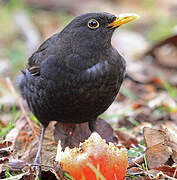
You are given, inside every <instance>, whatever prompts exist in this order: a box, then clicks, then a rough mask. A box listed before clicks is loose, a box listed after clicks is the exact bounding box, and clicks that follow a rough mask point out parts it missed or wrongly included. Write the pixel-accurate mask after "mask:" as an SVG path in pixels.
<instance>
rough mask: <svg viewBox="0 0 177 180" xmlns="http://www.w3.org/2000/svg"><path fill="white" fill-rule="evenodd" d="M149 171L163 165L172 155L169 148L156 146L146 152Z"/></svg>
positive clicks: (160, 145)
mask: <svg viewBox="0 0 177 180" xmlns="http://www.w3.org/2000/svg"><path fill="white" fill-rule="evenodd" d="M145 154H146V159H147V164H148V168H149V169H153V168H155V167H159V166H162V165H164V164H165V163H166V162H167V161H168V159H169V158H170V156H171V155H172V154H173V152H172V150H171V148H169V147H168V146H167V145H164V144H156V145H154V146H152V147H150V148H148V149H147V150H146V153H145Z"/></svg>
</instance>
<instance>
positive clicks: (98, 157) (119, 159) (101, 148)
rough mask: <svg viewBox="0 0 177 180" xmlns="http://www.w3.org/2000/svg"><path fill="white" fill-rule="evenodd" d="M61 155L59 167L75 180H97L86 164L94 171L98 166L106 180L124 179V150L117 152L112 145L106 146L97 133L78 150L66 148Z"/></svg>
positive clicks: (125, 165) (125, 161)
mask: <svg viewBox="0 0 177 180" xmlns="http://www.w3.org/2000/svg"><path fill="white" fill-rule="evenodd" d="M62 153H64V154H62V155H61V157H60V158H61V161H60V165H61V167H62V168H63V169H64V170H65V171H67V172H69V174H70V175H71V176H72V177H73V178H74V179H75V180H97V178H96V173H95V172H94V171H93V170H92V169H91V168H90V167H89V166H88V163H89V164H92V165H93V166H94V167H95V168H96V169H97V167H98V166H99V172H100V173H101V174H102V175H103V176H104V178H105V179H106V180H115V179H116V178H117V180H122V179H123V178H124V177H125V174H126V170H127V166H128V157H127V152H126V149H124V148H121V149H120V150H119V148H117V147H116V146H115V145H114V144H112V143H109V145H108V144H106V143H105V140H103V139H102V138H101V137H100V136H99V135H98V134H97V133H93V134H92V135H91V136H90V138H89V139H88V140H86V141H85V142H84V143H82V144H81V145H80V148H74V149H69V148H68V149H67V150H65V151H64V152H62ZM84 177H85V178H84ZM115 177H116V178H115ZM99 179H100V178H99Z"/></svg>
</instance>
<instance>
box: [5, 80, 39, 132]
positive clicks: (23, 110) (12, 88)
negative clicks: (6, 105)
mask: <svg viewBox="0 0 177 180" xmlns="http://www.w3.org/2000/svg"><path fill="white" fill-rule="evenodd" d="M6 82H7V84H8V85H9V87H10V89H11V91H12V93H13V94H14V95H15V96H16V98H17V101H18V104H19V106H20V108H21V110H22V112H23V114H24V116H25V118H26V120H27V122H28V124H29V126H30V128H31V129H32V131H33V133H34V134H35V135H37V133H36V130H35V128H34V126H33V124H32V122H31V120H30V118H29V117H28V115H27V113H26V110H25V108H24V106H23V103H22V100H21V98H20V97H19V95H18V94H17V92H16V90H15V88H14V86H13V83H12V81H11V80H10V78H9V77H7V78H6Z"/></svg>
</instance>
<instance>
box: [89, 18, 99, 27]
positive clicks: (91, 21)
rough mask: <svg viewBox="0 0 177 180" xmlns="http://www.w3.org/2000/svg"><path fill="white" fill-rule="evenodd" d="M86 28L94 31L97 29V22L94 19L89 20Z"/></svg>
mask: <svg viewBox="0 0 177 180" xmlns="http://www.w3.org/2000/svg"><path fill="white" fill-rule="evenodd" d="M88 27H89V28H90V29H96V28H98V27H99V22H98V21H97V20H96V19H91V20H90V21H88Z"/></svg>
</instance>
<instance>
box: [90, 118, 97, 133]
mask: <svg viewBox="0 0 177 180" xmlns="http://www.w3.org/2000/svg"><path fill="white" fill-rule="evenodd" d="M88 125H89V129H90V131H91V132H97V125H98V121H97V119H96V120H95V119H94V120H91V121H89V122H88Z"/></svg>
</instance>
